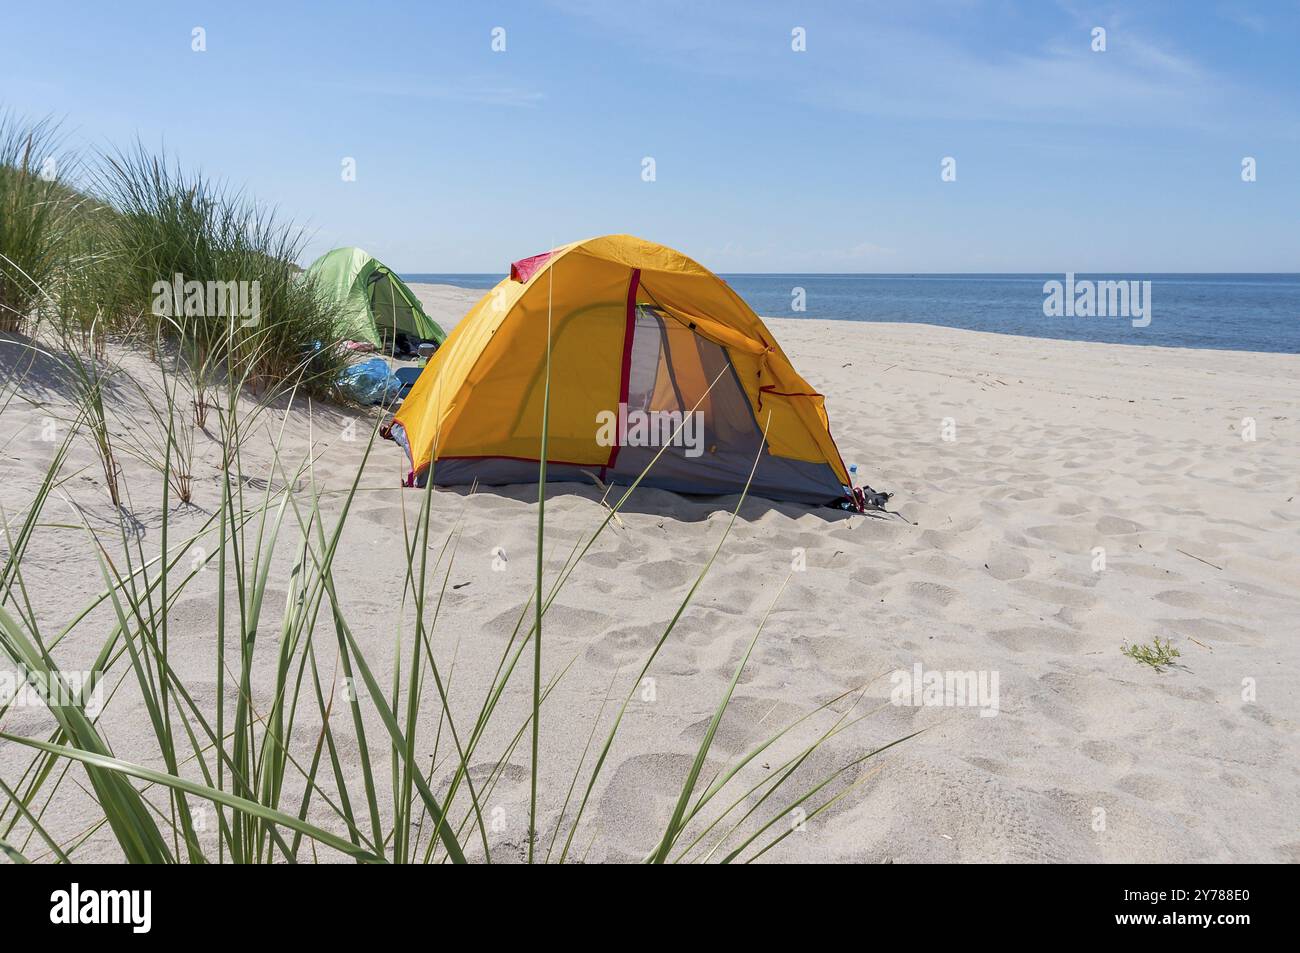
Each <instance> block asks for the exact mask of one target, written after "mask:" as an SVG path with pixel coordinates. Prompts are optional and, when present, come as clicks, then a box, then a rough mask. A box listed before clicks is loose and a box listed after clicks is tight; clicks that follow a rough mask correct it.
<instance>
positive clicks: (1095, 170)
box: [0, 0, 1300, 272]
mask: <svg viewBox="0 0 1300 953" xmlns="http://www.w3.org/2000/svg"><path fill="white" fill-rule="evenodd" d="M1131 7H1140V8H1139V9H1130V8H1131ZM22 11H23V16H22V18H21V23H22V28H21V29H19V30H16V31H8V30H7V31H6V32H5V33H4V34H0V105H5V106H9V107H11V108H13V109H16V110H17V111H19V112H22V113H26V114H28V115H43V114H46V113H52V114H54V115H56V116H58V117H61V118H62V119H63V121H64V125H65V129H66V130H67V132H68V133H69V134H70V137H71V141H72V142H73V143H74V144H76V145H78V146H81V147H84V148H105V147H111V146H114V145H128V144H130V143H131V142H132V140H133V139H134V138H135V137H136V136H139V137H140V138H141V140H142V141H143V142H144V143H145V144H146V145H149V146H159V145H163V144H165V146H166V148H167V150H168V151H169V153H171V154H172V155H174V156H175V157H177V158H178V159H179V160H180V161H181V162H182V163H183V164H185V165H187V166H196V167H201V168H202V169H203V170H204V171H205V172H207V173H209V174H211V175H214V176H218V177H221V178H224V179H226V180H227V181H229V182H231V183H233V184H235V185H238V186H243V187H245V188H247V189H248V190H249V191H250V192H252V193H253V194H255V195H256V196H257V197H258V198H259V199H260V200H262V201H264V202H266V203H268V204H273V205H275V206H277V207H278V209H279V210H280V211H281V213H282V214H284V215H286V216H288V217H291V218H292V219H294V220H295V221H297V222H299V223H301V224H302V225H304V226H305V227H306V228H307V229H308V231H309V234H310V235H311V242H310V245H309V255H308V256H307V257H311V255H314V254H315V253H318V252H321V251H324V250H326V249H328V248H330V247H333V246H335V245H362V246H364V247H366V248H367V249H369V250H370V251H371V252H372V253H374V254H376V255H377V256H379V257H380V258H382V259H384V260H386V261H387V262H388V263H389V264H391V265H392V266H394V267H395V268H397V269H398V270H401V271H407V272H501V271H503V270H504V269H505V268H506V267H507V266H508V263H509V262H510V261H511V260H512V259H515V258H519V257H523V256H525V255H528V254H531V253H533V252H536V251H538V250H540V249H543V248H546V247H549V246H550V245H552V244H557V243H561V242H564V241H569V240H571V239H575V238H579V237H586V236H590V235H596V234H603V233H607V232H631V233H633V234H638V235H641V236H643V237H646V238H650V239H653V240H656V241H660V242H663V243H664V244H668V245H672V246H674V247H676V248H679V249H680V250H682V251H684V252H686V253H687V254H689V255H691V256H692V257H695V258H697V259H699V260H700V261H701V262H703V263H704V264H706V265H708V266H709V267H711V268H713V269H714V270H716V271H723V272H737V271H795V272H801V271H828V272H949V271H1044V272H1064V271H1067V270H1073V271H1079V272H1083V271H1128V272H1160V271H1300V238H1297V230H1298V228H1297V226H1298V225H1300V66H1298V65H1297V63H1298V62H1300V57H1297V55H1296V52H1295V50H1296V43H1297V39H1300V3H1298V2H1296V0H1286V2H1283V0H1276V2H1257V3H1248V2H1232V0H1223V2H1218V0H1205V2H1163V3H1162V2H1151V3H1143V4H1140V5H1137V4H1125V3H1115V4H1111V3H1082V2H1079V3H1075V2H1059V3H1053V2H1047V0H1039V2H1029V0H1026V2H1023V3H1013V2H975V0H970V2H963V0H948V2H933V3H915V4H912V3H907V4H899V3H870V2H858V3H833V2H824V3H768V2H763V0H749V2H735V3H733V2H730V0H719V2H708V3H704V2H677V0H641V2H637V3H619V2H615V0H604V2H595V0H592V2H587V0H562V2H554V3H544V2H527V3H525V2H519V3H485V2H479V3H457V4H450V3H427V2H424V3H416V2H408V3H364V4H363V3H355V2H351V3H327V2H322V3H310V4H309V3H288V2H272V0H262V2H259V3H244V2H241V0H227V2H222V3H177V2H169V3H124V4H120V5H119V4H107V3H100V2H94V3H92V2H84V3H59V2H45V3H42V4H39V5H36V6H31V5H23V6H22ZM6 20H7V22H8V23H10V24H14V23H17V22H19V20H18V19H16V18H15V17H14V16H10V17H7V18H6ZM196 26H199V27H202V28H203V29H204V30H205V31H206V42H207V50H206V51H205V52H201V53H196V52H194V51H192V49H191V31H192V29H193V28H194V27H196ZM1096 26H1100V27H1104V28H1105V29H1106V31H1107V36H1106V40H1107V49H1106V51H1105V52H1103V53H1097V52H1093V51H1092V50H1091V48H1090V46H1091V43H1092V37H1091V31H1092V29H1093V27H1096ZM494 27H502V28H504V29H505V39H506V49H505V51H504V52H493V50H492V49H491V40H492V35H491V31H492V30H493V28H494ZM794 27H803V28H804V29H805V30H806V36H807V50H806V51H805V52H795V51H793V50H792V49H791V30H792V29H793V28H794ZM646 156H650V157H653V158H654V160H655V164H656V170H655V171H656V179H655V181H653V182H646V181H643V180H642V175H641V171H642V159H643V158H644V157H646ZM945 156H951V157H953V158H955V159H956V170H957V177H956V181H953V182H943V181H941V179H940V162H941V160H942V159H943V158H944V157H945ZM1245 156H1252V157H1254V158H1255V159H1256V161H1257V170H1258V173H1257V174H1258V180H1257V181H1255V182H1253V183H1244V182H1242V181H1241V161H1242V158H1243V157H1245ZM344 157H353V158H355V160H356V163H357V177H356V181H354V182H344V181H342V178H341V175H340V172H341V163H342V160H343V158H344Z"/></svg>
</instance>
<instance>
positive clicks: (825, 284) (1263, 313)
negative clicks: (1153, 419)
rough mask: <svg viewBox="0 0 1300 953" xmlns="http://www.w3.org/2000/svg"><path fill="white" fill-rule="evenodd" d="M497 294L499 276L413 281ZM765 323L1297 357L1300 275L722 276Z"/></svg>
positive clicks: (1299, 349) (422, 276)
mask: <svg viewBox="0 0 1300 953" xmlns="http://www.w3.org/2000/svg"><path fill="white" fill-rule="evenodd" d="M402 277H403V279H405V280H406V281H414V282H433V283H438V284H449V285H458V286H460V287H463V288H477V289H488V288H491V287H493V286H494V285H496V283H497V282H498V281H500V280H501V276H500V275H478V274H406V275H403V276H402ZM721 277H722V278H723V279H724V280H725V281H726V282H727V283H728V284H729V285H731V287H732V288H734V289H735V291H736V293H737V294H739V295H740V296H741V297H742V298H744V299H745V301H746V302H748V303H749V306H750V307H751V308H753V309H754V310H755V311H756V312H758V313H759V314H760V315H763V316H765V317H782V318H830V319H836V320H841V321H868V322H870V321H890V322H907V323H914V324H933V325H938V326H940V327H945V328H963V329H966V330H970V331H991V332H994V333H996V334H1018V335H1023V336H1026V337H1039V338H1057V339H1061V340H1067V341H1098V342H1103V343H1108V344H1136V345H1157V346H1160V347H1191V348H1217V349H1222V350H1229V351H1268V352H1274V353H1282V354H1300V274H1143V275H1134V274H1077V275H1065V274H1055V275H1052V274H990V275H977V274H957V275H931V274H925V275H874V274H873V275H860V274H859V275H853V274H802V275H801V274H724V275H722V276H721Z"/></svg>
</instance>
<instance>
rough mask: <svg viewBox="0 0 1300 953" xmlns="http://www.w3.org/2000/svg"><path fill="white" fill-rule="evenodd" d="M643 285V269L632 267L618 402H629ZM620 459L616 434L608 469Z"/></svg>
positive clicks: (610, 451) (628, 284) (607, 464)
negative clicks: (633, 340) (628, 394)
mask: <svg viewBox="0 0 1300 953" xmlns="http://www.w3.org/2000/svg"><path fill="white" fill-rule="evenodd" d="M639 287H641V269H640V268H633V269H632V278H631V279H630V280H629V281H628V283H627V324H626V326H625V327H624V329H623V368H622V371H621V372H620V373H621V377H620V378H619V384H618V402H619V404H620V405H621V404H626V403H627V389H628V387H629V386H631V383H632V338H633V337H634V336H635V335H636V292H637V289H638V288H639ZM617 460H618V439H617V435H615V440H614V446H612V447H610V448H609V462H608V463H606V464H605V468H606V469H608V470H612V469H614V463H615V462H616V461H617Z"/></svg>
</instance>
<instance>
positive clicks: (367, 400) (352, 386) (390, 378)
mask: <svg viewBox="0 0 1300 953" xmlns="http://www.w3.org/2000/svg"><path fill="white" fill-rule="evenodd" d="M338 387H339V389H340V390H341V391H343V392H344V393H345V394H346V395H347V396H348V398H349V399H351V400H354V401H356V402H357V403H358V404H388V403H392V402H393V401H395V400H397V398H398V397H399V396H401V393H402V381H401V379H400V378H398V376H397V375H396V374H394V373H393V372H392V370H390V369H389V367H388V362H387V361H386V360H384V359H383V358H382V357H372V358H371V359H370V360H368V361H361V362H360V363H357V364H352V365H351V366H349V367H348V368H347V369H346V370H344V371H343V374H342V376H341V377H340V378H339V380H338Z"/></svg>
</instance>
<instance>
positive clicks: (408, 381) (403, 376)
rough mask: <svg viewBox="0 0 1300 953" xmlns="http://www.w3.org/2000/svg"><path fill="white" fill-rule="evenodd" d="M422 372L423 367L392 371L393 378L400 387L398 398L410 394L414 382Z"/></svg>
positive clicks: (400, 368)
mask: <svg viewBox="0 0 1300 953" xmlns="http://www.w3.org/2000/svg"><path fill="white" fill-rule="evenodd" d="M422 370H424V368H423V367H399V368H398V369H397V370H395V371H393V376H394V377H396V378H397V380H398V382H399V383H401V385H402V389H401V391H400V392H399V393H398V395H397V396H398V397H405V396H406V395H407V394H409V393H410V392H411V388H412V387H414V386H415V382H416V381H417V380H418V379H419V377H420V372H421V371H422Z"/></svg>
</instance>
